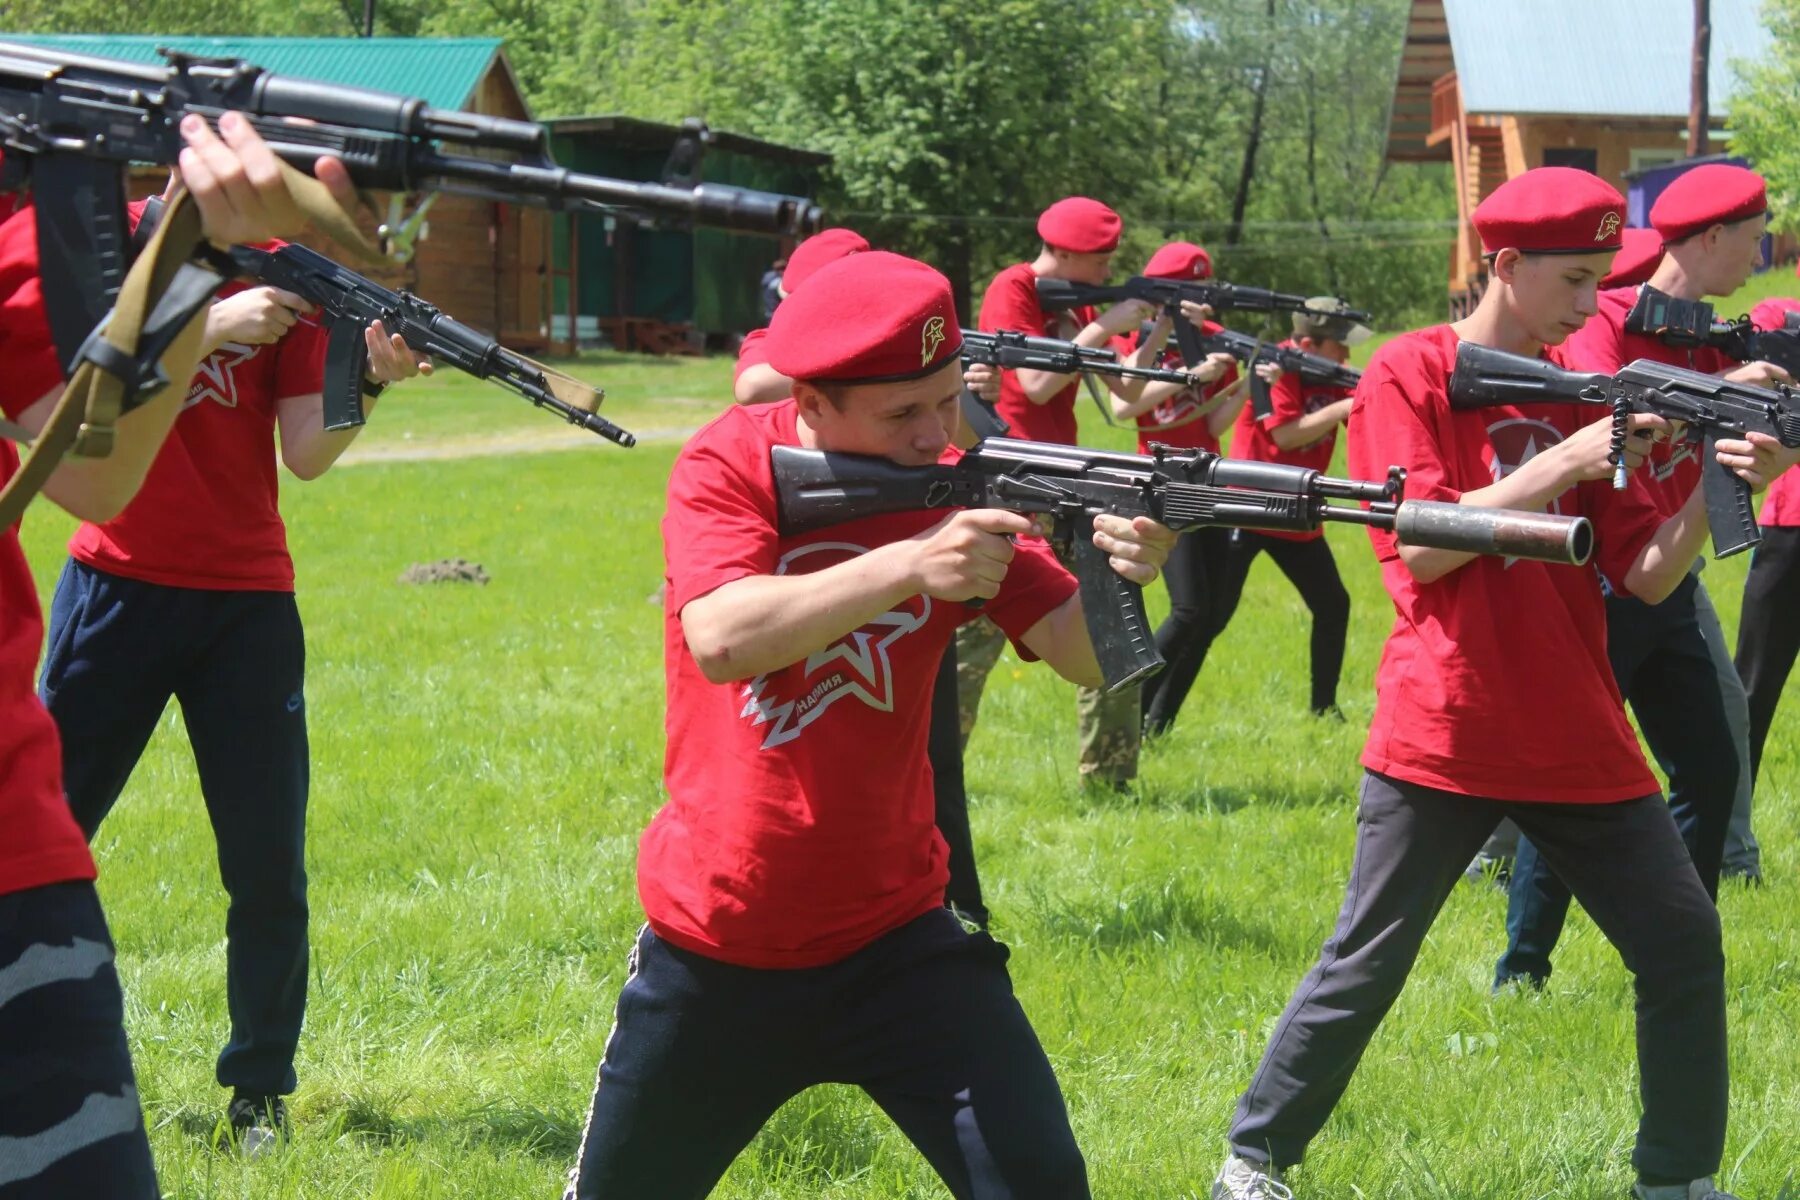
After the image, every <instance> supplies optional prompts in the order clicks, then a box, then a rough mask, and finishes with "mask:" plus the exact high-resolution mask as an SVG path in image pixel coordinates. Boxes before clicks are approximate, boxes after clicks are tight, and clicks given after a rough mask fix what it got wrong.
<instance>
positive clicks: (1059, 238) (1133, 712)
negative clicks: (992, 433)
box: [956, 196, 1156, 788]
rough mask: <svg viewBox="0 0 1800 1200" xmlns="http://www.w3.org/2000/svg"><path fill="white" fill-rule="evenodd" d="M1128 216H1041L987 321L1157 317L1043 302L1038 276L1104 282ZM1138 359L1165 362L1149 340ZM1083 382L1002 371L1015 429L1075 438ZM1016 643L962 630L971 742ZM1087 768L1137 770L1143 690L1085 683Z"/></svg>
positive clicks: (986, 631)
mask: <svg viewBox="0 0 1800 1200" xmlns="http://www.w3.org/2000/svg"><path fill="white" fill-rule="evenodd" d="M1122 227H1123V226H1122V223H1121V221H1120V220H1119V214H1118V213H1116V212H1114V211H1113V210H1112V209H1110V208H1108V207H1107V206H1106V205H1104V204H1102V203H1100V202H1099V201H1098V200H1092V199H1089V198H1088V197H1086V196H1069V197H1066V198H1065V199H1062V200H1058V201H1057V202H1056V203H1055V204H1052V205H1051V206H1050V207H1049V208H1047V209H1045V210H1044V211H1043V213H1042V214H1040V215H1039V217H1038V223H1037V232H1038V237H1039V238H1040V239H1041V240H1042V245H1041V247H1040V249H1039V251H1038V256H1037V257H1036V258H1035V259H1033V260H1032V261H1030V262H1022V263H1015V264H1014V265H1012V266H1010V267H1007V268H1006V269H1005V270H1003V271H1001V272H1000V273H999V274H998V275H996V276H994V279H993V282H992V283H990V284H988V289H987V292H986V294H985V295H983V296H982V298H981V321H980V326H981V328H982V329H983V330H984V331H986V332H996V331H999V330H1013V331H1015V332H1018V333H1026V334H1032V335H1034V336H1038V337H1053V338H1062V339H1064V340H1068V341H1074V342H1076V343H1077V344H1079V345H1082V346H1092V347H1096V348H1099V347H1105V346H1107V345H1108V344H1110V343H1111V342H1112V341H1113V339H1115V338H1119V337H1123V336H1125V335H1126V334H1128V333H1131V332H1133V331H1134V330H1136V329H1137V327H1138V325H1139V324H1140V323H1142V322H1143V321H1145V320H1148V319H1149V318H1151V317H1152V316H1154V315H1155V314H1154V312H1153V310H1152V309H1151V307H1150V306H1149V305H1147V304H1144V303H1142V302H1140V301H1137V300H1126V301H1122V302H1120V303H1118V304H1115V305H1113V306H1112V307H1110V308H1108V309H1107V310H1106V311H1105V312H1100V313H1096V312H1095V311H1094V309H1093V308H1091V307H1088V306H1082V307H1079V308H1073V309H1070V310H1069V311H1067V312H1061V313H1051V312H1046V311H1044V308H1043V306H1042V305H1041V304H1039V303H1038V295H1037V281H1038V280H1040V279H1067V280H1071V281H1073V282H1076V283H1087V284H1101V283H1105V282H1106V277H1107V275H1108V273H1109V272H1110V271H1111V270H1112V257H1113V252H1114V251H1116V250H1117V249H1118V248H1119V233H1120V230H1121V229H1122ZM1136 361H1137V363H1138V365H1144V364H1147V363H1151V362H1154V361H1156V356H1155V354H1154V353H1153V351H1152V349H1151V348H1150V347H1145V348H1144V351H1143V353H1142V355H1141V357H1139V358H1138V359H1137V360H1136ZM1104 382H1105V383H1106V385H1107V387H1108V389H1109V390H1111V391H1114V392H1116V393H1117V394H1119V395H1123V396H1126V397H1128V398H1130V397H1135V396H1136V395H1137V394H1138V393H1139V391H1140V390H1141V389H1142V384H1141V383H1140V382H1138V381H1125V380H1115V379H1107V380H1105V381H1104ZM1079 390H1080V381H1079V380H1078V379H1077V377H1076V376H1075V375H1072V374H1071V375H1059V374H1057V373H1055V372H1052V371H1033V370H1023V371H1001V372H1000V399H999V402H998V403H997V404H996V405H995V409H996V411H998V412H999V414H1000V416H1001V418H1002V419H1004V420H1005V421H1006V422H1007V423H1008V424H1009V425H1011V426H1012V432H1011V434H1010V435H1009V436H1011V437H1015V438H1023V439H1026V440H1028V441H1036V442H1055V443H1057V444H1059V445H1064V446H1073V445H1074V444H1075V432H1076V429H1075V396H1076V393H1077V392H1078V391H1079ZM1005 648H1006V639H1005V637H1004V636H1002V634H1001V632H1000V630H999V629H998V628H997V627H996V626H995V625H994V623H993V622H992V621H976V622H973V623H971V624H969V625H966V626H964V627H963V628H962V629H961V630H959V631H958V632H957V635H956V662H957V679H958V684H957V693H958V702H959V704H960V706H961V710H962V713H961V725H962V740H963V744H964V746H965V747H966V746H967V745H968V741H969V734H970V733H971V732H973V731H974V728H975V718H976V715H977V714H978V712H979V711H980V707H981V693H982V690H983V689H984V688H985V687H986V686H987V677H988V675H989V673H990V672H992V671H993V669H994V664H995V663H996V662H998V661H999V659H1000V652H1001V651H1002V650H1004V649H1005ZM1075 703H1076V713H1077V736H1078V739H1079V743H1080V753H1079V756H1078V769H1079V771H1080V774H1081V777H1082V779H1084V780H1093V781H1095V782H1098V783H1103V784H1107V785H1110V786H1112V787H1116V788H1123V787H1125V786H1127V785H1128V784H1129V783H1130V782H1131V780H1133V779H1135V778H1136V777H1137V756H1138V736H1139V734H1138V730H1139V725H1140V723H1141V718H1140V716H1139V712H1138V708H1139V704H1140V702H1139V700H1138V696H1137V692H1136V690H1135V689H1132V688H1126V689H1123V690H1121V691H1118V692H1115V693H1113V694H1112V695H1110V696H1108V695H1104V694H1102V693H1100V692H1098V691H1094V690H1092V689H1087V688H1078V689H1076V694H1075Z"/></svg>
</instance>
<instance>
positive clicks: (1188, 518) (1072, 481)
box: [773, 438, 1593, 692]
mask: <svg viewBox="0 0 1800 1200" xmlns="http://www.w3.org/2000/svg"><path fill="white" fill-rule="evenodd" d="M773 459H774V472H775V488H776V494H777V496H778V508H779V514H780V521H781V528H782V531H783V532H784V533H788V534H796V533H805V532H808V531H811V530H815V529H821V528H825V527H827V526H831V525H836V524H839V523H841V522H844V521H850V520H854V519H856V518H858V517H867V516H874V515H877V514H882V513H894V512H910V511H914V510H918V509H937V508H1004V509H1010V510H1012V511H1014V512H1022V513H1043V514H1046V515H1048V516H1050V517H1051V518H1052V526H1051V528H1052V533H1051V541H1052V544H1053V545H1055V547H1056V549H1057V551H1058V553H1059V554H1060V555H1061V556H1062V557H1063V559H1064V561H1065V562H1072V563H1073V568H1072V569H1073V570H1074V573H1075V577H1076V579H1077V580H1079V581H1080V585H1081V602H1082V607H1083V609H1084V610H1085V612H1086V616H1087V622H1088V633H1089V635H1090V636H1091V637H1092V638H1093V642H1094V655H1095V657H1096V658H1097V659H1098V660H1099V663H1100V671H1101V674H1102V675H1103V676H1104V677H1105V679H1106V688H1107V690H1108V691H1109V692H1112V691H1117V690H1119V689H1120V688H1123V687H1128V686H1130V685H1131V684H1133V683H1136V682H1138V681H1139V680H1141V679H1144V678H1146V677H1147V676H1149V675H1153V674H1155V673H1156V672H1157V671H1158V670H1160V669H1161V668H1162V666H1163V658H1162V656H1161V655H1160V654H1158V653H1157V650H1156V639H1155V637H1154V636H1153V632H1152V629H1151V626H1150V622H1149V620H1148V618H1147V617H1146V615H1145V612H1144V591H1143V588H1142V587H1140V586H1139V585H1137V584H1135V583H1132V582H1131V581H1129V580H1127V579H1125V578H1123V577H1121V576H1120V575H1119V574H1118V573H1117V572H1115V571H1114V570H1113V569H1112V567H1111V565H1110V564H1109V563H1108V561H1107V554H1106V552H1105V551H1103V550H1101V549H1099V548H1098V547H1096V546H1095V545H1094V544H1093V539H1092V536H1091V535H1092V532H1093V521H1094V517H1095V516H1096V515H1097V514H1099V513H1113V514H1116V515H1118V516H1124V517H1134V516H1148V517H1151V518H1154V519H1155V520H1157V521H1160V522H1161V523H1162V524H1164V525H1166V526H1168V527H1169V528H1170V529H1174V530H1176V531H1178V532H1179V531H1182V530H1188V529H1196V528H1199V527H1201V526H1206V525H1223V526H1229V527H1232V528H1238V529H1276V530H1309V529H1317V528H1318V527H1319V526H1320V525H1321V524H1323V523H1325V522H1330V521H1337V522H1345V523H1349V524H1355V525H1372V526H1374V527H1376V528H1378V529H1391V530H1393V531H1394V532H1395V533H1396V534H1397V535H1398V536H1399V538H1400V540H1401V541H1402V542H1404V543H1406V544H1408V545H1415V546H1437V547H1442V548H1445V549H1451V550H1467V551H1473V552H1475V553H1478V554H1505V555H1510V556H1512V557H1515V558H1536V559H1542V560H1544V561H1547V562H1558V563H1581V562H1585V561H1587V557H1588V554H1589V553H1590V552H1591V551H1592V549H1593V530H1592V527H1591V526H1589V524H1588V522H1587V521H1586V519H1585V518H1570V517H1558V516H1551V515H1547V514H1545V513H1528V512H1515V511H1512V510H1508V509H1488V508H1473V507H1467V506H1464V505H1460V504H1444V503H1439V502H1435V501H1425V500H1406V499H1405V498H1404V495H1405V488H1406V472H1405V471H1403V470H1401V469H1400V468H1399V467H1393V468H1390V469H1389V471H1388V477H1387V479H1386V481H1385V482H1382V483H1364V482H1361V481H1359V480H1354V479H1333V478H1330V477H1328V476H1325V475H1322V474H1320V473H1319V472H1318V471H1314V470H1309V469H1306V468H1303V467H1292V466H1285V465H1282V464H1277V463H1260V462H1249V461H1246V460H1242V459H1227V458H1221V457H1220V456H1219V455H1216V454H1213V453H1211V452H1209V451H1206V450H1174V449H1171V448H1170V447H1167V446H1158V447H1157V448H1156V452H1155V453H1153V454H1148V455H1144V454H1120V453H1115V452H1111V451H1104V450H1090V449H1086V448H1084V447H1080V446H1057V445H1049V444H1045V443H1039V442H1022V441H1015V440H1013V439H1010V438H990V439H988V440H987V441H984V442H981V443H980V444H978V445H977V446H975V447H974V449H972V450H969V451H968V452H967V453H965V454H964V455H963V456H962V458H961V459H960V460H959V461H958V462H956V463H955V464H938V465H936V466H928V467H907V466H901V465H899V464H897V463H895V462H892V461H891V460H889V459H885V458H870V457H866V456H863V455H859V454H835V453H828V452H825V451H819V450H802V449H800V448H799V447H796V446H777V447H775V449H774V451H773ZM1333 501H1339V502H1344V503H1333ZM1364 505H1366V507H1363V506H1364Z"/></svg>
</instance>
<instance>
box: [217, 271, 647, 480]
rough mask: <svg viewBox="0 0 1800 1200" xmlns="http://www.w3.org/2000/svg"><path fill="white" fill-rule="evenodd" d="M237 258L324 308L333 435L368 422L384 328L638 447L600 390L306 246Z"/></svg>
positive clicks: (271, 281)
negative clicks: (610, 414)
mask: <svg viewBox="0 0 1800 1200" xmlns="http://www.w3.org/2000/svg"><path fill="white" fill-rule="evenodd" d="M231 257H232V258H233V259H234V260H235V261H236V262H237V264H238V266H239V267H240V268H241V269H242V270H243V273H244V274H246V275H249V276H251V277H253V278H255V279H258V280H261V281H262V282H263V283H266V284H270V285H272V286H274V287H278V288H285V289H286V290H288V291H290V292H293V293H295V294H296V295H299V296H304V297H305V298H306V299H308V300H310V301H312V302H313V303H314V304H316V305H318V307H319V317H320V319H321V320H322V321H323V322H324V325H325V329H326V341H325V428H327V429H349V428H351V427H352V426H356V425H361V424H362V423H363V421H364V417H363V404H362V398H363V373H364V371H365V369H366V368H367V367H368V361H369V348H368V345H367V343H365V342H364V341H363V329H364V328H365V327H367V326H368V324H369V322H371V321H374V320H380V321H381V323H382V325H383V327H384V328H386V329H387V331H388V332H389V333H397V334H399V335H400V337H401V338H402V339H403V340H404V341H405V342H406V344H407V345H408V346H410V347H412V349H414V350H415V351H417V352H418V353H420V354H429V355H431V356H432V357H433V358H437V359H441V360H442V361H444V362H447V363H449V364H450V365H451V366H453V367H455V368H456V369H457V370H459V371H466V372H467V373H468V374H470V375H473V376H475V378H477V379H491V380H493V381H494V382H495V383H497V384H499V385H500V386H501V387H504V388H507V389H508V390H510V391H513V392H517V393H518V394H519V395H521V396H523V397H525V399H527V400H529V401H531V402H532V403H533V404H535V405H537V406H538V407H539V408H546V409H549V410H550V411H551V412H554V413H556V414H557V415H559V416H561V417H562V418H563V420H565V421H567V422H568V423H569V424H571V425H579V426H580V427H581V428H583V429H586V430H588V431H589V432H591V433H597V434H599V435H600V436H601V437H603V438H606V439H607V440H609V441H613V442H617V443H618V444H619V445H621V446H634V445H636V444H637V439H636V438H634V437H632V436H631V434H629V433H627V432H626V431H625V430H623V429H620V428H619V427H618V426H617V425H614V424H613V423H612V422H611V421H608V420H607V419H606V418H605V417H602V416H600V415H599V413H598V412H596V411H595V410H597V409H598V408H599V407H600V401H601V400H602V399H603V398H604V396H605V393H604V392H602V391H601V390H600V389H598V388H594V387H589V386H588V385H587V384H585V383H582V382H581V381H580V380H578V379H571V378H569V377H568V376H567V375H563V374H560V373H558V372H556V371H553V370H551V369H550V368H549V367H546V366H545V365H544V364H543V363H540V362H534V361H533V360H531V359H529V358H526V357H525V356H524V355H521V354H514V353H513V352H512V351H510V350H508V349H506V348H504V347H503V346H501V345H500V343H499V342H497V341H495V340H494V339H493V338H491V337H488V336H487V335H486V334H484V333H481V332H479V331H478V330H475V329H471V328H470V327H469V326H467V325H464V324H463V323H462V322H461V321H458V320H455V319H454V318H452V317H448V316H446V315H445V314H444V313H443V312H442V311H441V310H439V309H438V308H437V307H435V306H434V305H431V304H428V303H426V302H425V301H423V300H421V299H419V298H418V297H417V296H414V295H413V294H411V293H410V292H395V291H390V290H388V289H387V288H385V287H383V286H381V285H380V284H379V283H376V282H375V281H374V280H373V279H369V278H367V277H366V276H362V275H358V274H357V273H356V272H355V271H352V270H351V269H350V268H348V267H345V266H342V265H340V264H339V263H335V262H333V261H332V260H331V259H329V258H326V257H325V256H324V255H323V254H320V253H318V252H316V251H313V250H309V249H307V248H306V247H305V246H297V245H291V244H290V245H286V246H283V247H281V248H280V249H279V250H273V251H270V250H257V249H253V248H252V247H249V246H234V247H232V250H231Z"/></svg>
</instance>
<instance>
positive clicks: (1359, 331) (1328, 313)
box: [1294, 296, 1372, 346]
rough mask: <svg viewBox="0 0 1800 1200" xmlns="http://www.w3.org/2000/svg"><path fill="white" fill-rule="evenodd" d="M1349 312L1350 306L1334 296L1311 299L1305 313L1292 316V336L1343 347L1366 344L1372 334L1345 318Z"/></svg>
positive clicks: (1356, 322)
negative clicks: (1323, 341)
mask: <svg viewBox="0 0 1800 1200" xmlns="http://www.w3.org/2000/svg"><path fill="white" fill-rule="evenodd" d="M1349 311H1351V309H1350V306H1349V305H1348V304H1345V303H1344V302H1343V301H1342V300H1339V299H1338V298H1337V297H1336V296H1314V297H1312V298H1311V299H1309V300H1308V301H1307V302H1306V311H1304V312H1296V313H1295V314H1294V336H1295V337H1297V338H1303V337H1307V338H1312V339H1313V340H1314V341H1319V340H1321V339H1329V340H1331V341H1334V342H1342V343H1343V344H1344V345H1346V346H1354V345H1356V344H1357V343H1358V342H1362V341H1367V340H1368V339H1369V337H1370V334H1371V332H1372V331H1371V330H1370V329H1369V327H1368V326H1367V325H1364V324H1362V323H1361V322H1360V321H1353V320H1351V319H1350V318H1349V317H1347V316H1345V315H1344V314H1345V313H1347V312H1349Z"/></svg>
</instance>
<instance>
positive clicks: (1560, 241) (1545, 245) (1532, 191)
mask: <svg viewBox="0 0 1800 1200" xmlns="http://www.w3.org/2000/svg"><path fill="white" fill-rule="evenodd" d="M1472 218H1473V220H1474V222H1475V232H1476V233H1478V234H1480V235H1481V248H1482V249H1483V250H1485V251H1486V252H1487V253H1489V254H1498V253H1499V252H1500V251H1502V250H1504V249H1506V248H1507V247H1509V246H1510V247H1512V248H1513V249H1515V250H1522V251H1525V252H1526V253H1528V254H1603V253H1605V252H1606V251H1608V250H1617V249H1618V248H1619V234H1620V232H1621V231H1622V230H1623V229H1624V228H1625V197H1623V196H1621V195H1619V192H1618V189H1616V188H1614V187H1613V186H1612V185H1611V184H1609V183H1607V182H1606V181H1605V180H1603V179H1601V178H1600V177H1599V176H1598V175H1591V174H1589V173H1588V172H1586V171H1578V170H1576V169H1575V168H1574V167H1537V168H1535V169H1533V170H1530V171H1527V172H1525V173H1524V174H1523V175H1517V176H1514V177H1513V178H1511V179H1509V180H1507V181H1506V182H1505V183H1503V184H1501V185H1500V186H1499V187H1497V188H1495V189H1494V191H1493V193H1492V194H1491V195H1489V196H1488V198H1487V199H1486V200H1483V201H1482V202H1481V203H1480V204H1479V205H1477V206H1476V208H1475V212H1474V213H1473V214H1472Z"/></svg>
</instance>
